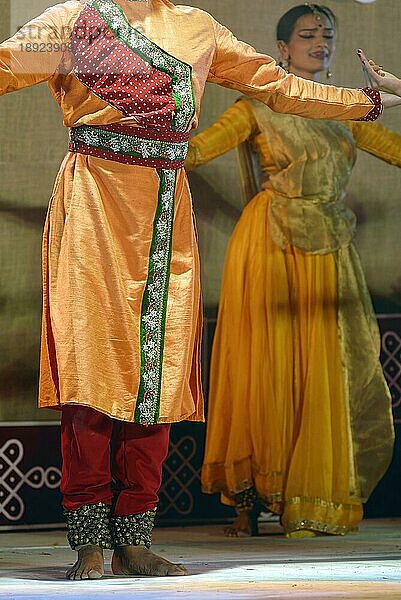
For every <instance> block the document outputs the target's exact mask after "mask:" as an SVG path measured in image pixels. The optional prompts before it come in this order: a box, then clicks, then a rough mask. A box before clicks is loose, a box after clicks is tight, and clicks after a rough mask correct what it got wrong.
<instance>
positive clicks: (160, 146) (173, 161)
mask: <svg viewBox="0 0 401 600" xmlns="http://www.w3.org/2000/svg"><path fill="white" fill-rule="evenodd" d="M188 139H189V132H185V133H181V132H176V131H162V132H161V131H156V130H150V129H143V128H141V127H128V126H127V125H120V124H113V125H104V126H101V127H99V126H94V125H80V126H78V127H71V128H70V142H69V145H68V148H69V150H70V151H71V152H79V153H80V154H90V155H91V156H97V157H99V158H104V159H106V160H114V161H116V162H122V163H126V164H130V165H141V166H144V167H152V168H154V169H180V168H181V167H183V166H184V161H185V157H186V155H187V151H188Z"/></svg>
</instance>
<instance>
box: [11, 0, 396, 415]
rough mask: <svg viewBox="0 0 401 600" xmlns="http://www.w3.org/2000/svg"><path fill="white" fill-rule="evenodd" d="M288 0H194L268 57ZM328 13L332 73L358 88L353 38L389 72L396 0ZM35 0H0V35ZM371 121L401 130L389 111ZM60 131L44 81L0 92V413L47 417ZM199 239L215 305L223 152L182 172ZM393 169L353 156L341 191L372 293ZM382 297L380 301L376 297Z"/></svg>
mask: <svg viewBox="0 0 401 600" xmlns="http://www.w3.org/2000/svg"><path fill="white" fill-rule="evenodd" d="M295 3H296V2H293V1H288V0H248V1H247V2H244V1H242V0H235V1H230V0H196V1H195V0H194V2H193V4H194V5H196V6H198V7H200V8H203V9H205V10H208V11H209V12H211V13H212V14H214V16H215V17H216V18H217V19H218V20H220V21H221V22H223V23H224V24H226V25H227V26H228V27H229V28H231V29H232V30H233V31H234V33H235V34H236V35H237V37H239V38H242V39H245V40H247V41H249V42H250V43H252V44H253V45H254V46H255V47H256V48H257V49H258V50H260V51H264V52H268V53H271V54H273V55H276V50H275V42H274V30H275V24H276V22H277V20H278V18H279V16H280V15H281V14H282V13H283V12H285V10H287V9H288V8H290V7H291V6H293V5H294V4H295ZM325 4H326V5H328V6H330V8H332V9H333V10H334V11H335V13H336V14H337V15H338V17H339V21H340V36H339V40H338V50H337V56H336V60H335V63H334V64H333V69H332V70H333V72H334V74H335V76H334V78H333V82H335V83H338V84H344V85H345V84H349V85H354V86H360V85H362V83H363V82H362V79H361V75H360V71H359V66H358V64H357V60H356V57H355V50H356V49H357V48H358V47H362V48H365V49H366V50H367V52H368V54H370V55H372V56H374V57H375V58H377V59H378V60H380V61H381V62H384V63H385V64H386V65H387V66H388V68H389V69H393V70H394V71H398V72H401V66H400V65H399V60H396V59H397V58H398V59H399V57H400V55H399V24H400V22H401V0H377V2H376V3H374V4H371V5H366V6H363V5H360V4H357V3H356V2H354V1H353V0H327V1H326V2H325ZM47 5H48V1H46V0H30V2H29V3H28V2H27V1H26V0H11V4H10V0H0V15H1V21H0V35H1V39H4V38H5V37H7V36H8V35H9V33H10V32H14V31H15V28H16V27H17V26H18V25H20V24H22V23H23V22H24V21H26V20H27V19H29V18H30V17H31V16H34V15H36V14H39V13H40V12H41V11H42V10H43V9H44V8H45V7H46V6H47ZM235 97H236V94H235V93H234V92H230V91H228V90H224V89H222V88H218V87H216V86H209V87H208V88H207V90H206V94H205V98H204V104H203V113H202V118H201V127H202V128H204V127H205V126H207V125H208V124H209V123H210V122H211V121H212V120H213V119H214V118H216V117H217V116H218V115H219V114H220V113H221V112H222V111H223V110H224V109H225V108H226V107H228V106H229V105H230V103H231V102H232V101H233V100H234V99H235ZM383 122H384V123H385V124H387V125H388V126H389V127H392V128H393V129H396V130H398V131H399V132H400V133H401V108H395V109H393V110H392V111H388V112H387V113H386V115H385V116H384V118H383ZM65 149H66V131H64V130H63V128H62V127H61V125H60V115H59V112H58V108H57V106H56V104H55V103H54V101H53V100H52V98H51V96H50V94H49V92H48V90H47V88H46V86H44V85H43V86H38V87H36V88H33V89H29V90H23V91H21V92H18V93H15V94H11V95H9V96H7V97H3V98H1V99H0V328H1V332H2V335H1V337H0V340H1V341H0V357H1V359H0V419H3V420H15V419H26V420H28V419H36V418H42V419H44V418H50V419H52V418H54V417H55V416H57V415H55V414H54V413H52V412H50V411H38V410H36V408H35V396H36V386H37V375H36V374H37V366H38V348H39V327H40V323H39V320H40V237H41V229H42V224H43V219H44V215H45V210H46V206H47V202H48V198H49V196H50V194H51V188H52V184H53V180H54V177H55V175H56V172H57V169H58V166H59V164H60V161H61V159H62V157H63V154H64V153H65ZM191 181H192V188H193V192H194V198H195V205H196V212H197V215H198V226H199V234H200V245H201V254H202V277H203V290H204V299H205V305H206V308H207V309H208V310H212V311H213V309H215V307H216V305H217V302H218V295H219V287H220V277H221V269H222V263H223V259H224V252H225V247H226V244H227V240H228V237H229V235H230V233H231V231H232V228H233V226H234V224H235V221H236V219H237V218H238V215H239V214H240V204H241V203H240V196H239V189H238V177H237V171H236V158H235V153H234V152H231V153H229V154H227V155H226V156H224V157H222V158H220V159H218V160H216V161H215V162H213V163H212V164H210V165H208V166H206V167H203V168H202V169H199V171H197V172H196V173H194V174H191ZM400 190H401V171H400V170H397V169H395V168H391V167H389V166H387V165H385V164H383V163H381V162H380V161H378V160H375V159H373V158H371V157H368V156H362V155H361V156H360V158H359V160H358V164H357V167H356V169H355V172H354V174H353V178H352V184H351V186H350V189H349V201H350V203H351V205H352V206H353V207H354V208H355V209H356V210H357V213H358V215H359V220H360V225H359V231H358V239H357V242H358V247H359V249H360V252H361V255H362V259H363V263H364V266H365V272H366V274H367V279H368V283H369V286H370V289H371V291H372V293H373V294H374V296H375V297H377V298H381V299H387V300H388V299H391V301H392V302H394V306H396V305H397V303H398V302H399V300H400V296H401V265H400V261H399V251H398V240H399V230H400V223H401V218H400V216H399V214H400V208H399V205H400V201H401V197H400V196H401V192H400ZM388 306H390V305H388Z"/></svg>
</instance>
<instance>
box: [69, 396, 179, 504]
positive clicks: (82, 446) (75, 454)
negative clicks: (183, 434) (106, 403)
mask: <svg viewBox="0 0 401 600" xmlns="http://www.w3.org/2000/svg"><path fill="white" fill-rule="evenodd" d="M169 436H170V424H162V425H139V424H137V423H128V422H125V421H117V420H116V419H112V418H110V417H108V416H107V415H105V414H103V413H101V412H98V411H96V410H94V409H92V408H88V407H84V406H78V405H68V406H64V407H63V409H62V417H61V451H62V457H63V467H62V478H61V492H62V494H63V503H62V504H63V507H64V508H65V509H66V510H77V509H79V508H80V507H81V506H82V505H84V504H98V503H100V502H102V503H104V504H112V503H113V497H114V501H115V505H114V511H113V512H114V515H116V516H125V515H134V514H139V513H143V512H145V511H147V510H153V509H154V508H156V505H157V502H158V490H159V488H160V485H161V479H162V465H163V461H164V459H165V458H166V456H167V452H168V445H169ZM113 480H114V483H113Z"/></svg>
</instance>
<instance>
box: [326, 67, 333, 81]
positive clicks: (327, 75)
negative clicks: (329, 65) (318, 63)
mask: <svg viewBox="0 0 401 600" xmlns="http://www.w3.org/2000/svg"><path fill="white" fill-rule="evenodd" d="M332 77H333V73H332V72H331V71H330V69H327V71H326V78H327V79H331V78H332Z"/></svg>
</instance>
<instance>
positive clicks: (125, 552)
mask: <svg viewBox="0 0 401 600" xmlns="http://www.w3.org/2000/svg"><path fill="white" fill-rule="evenodd" d="M111 570H112V571H113V573H114V575H125V576H129V575H153V576H154V577H163V576H166V575H186V574H187V570H186V568H185V567H184V565H180V564H178V565H176V564H174V563H171V562H169V561H168V560H166V559H165V558H162V557H161V556H157V554H153V552H151V551H150V550H149V549H148V548H145V546H120V547H119V548H118V549H116V550H114V553H113V558H112V560H111Z"/></svg>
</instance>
